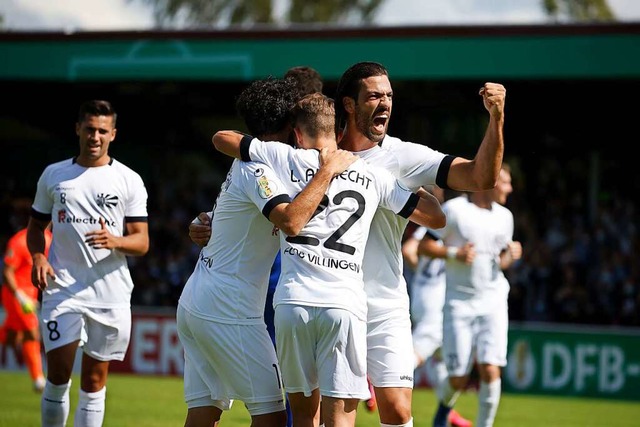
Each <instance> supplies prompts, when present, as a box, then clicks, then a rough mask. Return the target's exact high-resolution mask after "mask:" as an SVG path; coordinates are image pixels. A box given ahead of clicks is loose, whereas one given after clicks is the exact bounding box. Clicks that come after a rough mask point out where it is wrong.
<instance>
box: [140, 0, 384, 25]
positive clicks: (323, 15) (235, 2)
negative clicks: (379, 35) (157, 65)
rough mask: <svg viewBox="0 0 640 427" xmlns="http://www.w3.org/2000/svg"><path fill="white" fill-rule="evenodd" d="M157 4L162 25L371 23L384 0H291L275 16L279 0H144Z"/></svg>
mask: <svg viewBox="0 0 640 427" xmlns="http://www.w3.org/2000/svg"><path fill="white" fill-rule="evenodd" d="M141 1H143V2H145V3H147V4H150V5H151V6H152V7H153V11H154V16H155V21H156V24H157V25H158V26H160V27H164V26H168V25H171V24H175V23H177V22H181V23H184V24H186V25H188V26H200V27H201V26H211V25H215V26H226V25H253V24H291V23H312V22H324V23H334V24H340V23H354V24H362V23H369V22H371V20H372V19H373V16H374V13H375V11H376V10H377V9H378V8H379V6H380V5H381V4H382V3H383V2H384V0H322V1H309V0H287V1H285V4H286V10H285V11H284V13H283V14H282V16H278V17H276V16H274V4H275V3H276V0H141Z"/></svg>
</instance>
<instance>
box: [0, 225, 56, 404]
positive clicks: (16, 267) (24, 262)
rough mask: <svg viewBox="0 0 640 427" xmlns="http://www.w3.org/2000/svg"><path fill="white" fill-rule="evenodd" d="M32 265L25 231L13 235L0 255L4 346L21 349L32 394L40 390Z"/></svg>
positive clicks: (47, 236)
mask: <svg viewBox="0 0 640 427" xmlns="http://www.w3.org/2000/svg"><path fill="white" fill-rule="evenodd" d="M50 245H51V231H50V230H49V229H47V230H46V231H45V251H44V253H45V255H47V254H48V253H49V246H50ZM32 266H33V261H32V260H31V254H30V253H29V249H28V248H27V229H26V228H23V229H21V230H20V231H18V232H17V233H15V234H14V235H13V236H11V238H10V239H9V241H8V242H7V250H6V251H5V254H4V269H3V278H4V286H3V287H2V305H3V306H4V310H5V312H6V317H5V320H4V325H3V328H5V331H6V339H5V344H7V345H8V346H10V347H12V348H14V350H16V354H17V349H18V347H21V348H22V355H23V358H24V364H25V365H26V366H27V370H28V371H29V375H30V376H31V380H32V381H33V390H34V391H36V392H38V393H41V392H42V390H44V385H45V378H44V374H43V372H42V355H41V349H40V329H39V326H38V314H37V311H36V309H37V307H38V289H37V288H36V287H35V286H33V284H32V283H31V268H32Z"/></svg>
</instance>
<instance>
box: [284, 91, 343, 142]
mask: <svg viewBox="0 0 640 427" xmlns="http://www.w3.org/2000/svg"><path fill="white" fill-rule="evenodd" d="M291 117H292V123H293V126H294V127H299V128H302V129H304V131H305V132H306V133H307V134H308V135H309V136H310V137H311V138H317V137H319V136H324V135H328V136H332V135H333V129H334V122H335V119H336V114H335V106H334V102H333V99H331V98H329V97H328V96H325V95H323V94H321V93H318V92H316V93H311V94H309V95H307V96H305V97H304V98H302V99H301V100H300V101H298V102H297V103H296V105H295V106H294V107H293V108H292V109H291Z"/></svg>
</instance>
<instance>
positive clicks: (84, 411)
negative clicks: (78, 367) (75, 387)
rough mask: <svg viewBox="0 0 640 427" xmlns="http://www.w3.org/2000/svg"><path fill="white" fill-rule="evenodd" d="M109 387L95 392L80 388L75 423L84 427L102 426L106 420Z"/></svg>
mask: <svg viewBox="0 0 640 427" xmlns="http://www.w3.org/2000/svg"><path fill="white" fill-rule="evenodd" d="M106 395H107V387H102V390H99V391H96V392H94V393H87V392H86V391H84V390H82V389H80V399H79V400H78V407H77V408H76V415H75V418H74V421H73V424H74V425H76V426H82V427H101V426H102V421H103V420H104V401H105V399H106Z"/></svg>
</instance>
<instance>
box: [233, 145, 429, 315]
mask: <svg viewBox="0 0 640 427" xmlns="http://www.w3.org/2000/svg"><path fill="white" fill-rule="evenodd" d="M243 144H244V145H245V147H246V146H247V145H249V147H248V148H245V150H244V151H245V153H247V155H248V158H249V159H251V160H256V161H262V162H265V163H267V164H269V165H271V166H272V167H273V169H274V170H276V171H278V172H279V173H281V174H282V175H281V176H282V182H283V183H284V184H285V185H286V186H287V188H288V189H289V191H290V195H292V196H294V195H295V194H297V193H298V192H299V191H301V190H302V188H304V186H305V185H307V183H308V182H309V181H310V180H311V179H312V178H313V176H314V174H315V173H316V172H317V170H318V168H319V155H318V151H316V150H296V149H294V148H292V147H289V146H286V145H283V144H277V143H268V142H267V143H265V142H262V141H259V140H256V139H253V140H252V141H249V140H248V138H245V140H244V141H243ZM326 196H327V197H326V199H325V200H324V201H323V202H322V203H321V205H320V207H319V208H321V209H319V210H318V211H317V212H316V214H315V215H314V216H313V217H312V218H311V220H310V221H309V222H308V223H307V225H306V226H305V227H304V228H303V229H302V231H301V232H300V233H299V235H298V236H296V237H287V236H284V235H283V236H281V252H282V271H281V273H280V281H279V283H278V286H277V287H276V293H275V296H274V306H277V305H278V304H299V305H307V306H316V307H334V308H343V309H345V310H349V311H351V312H352V313H354V314H355V315H356V316H358V317H360V318H361V319H363V320H366V312H367V307H366V305H367V304H366V294H365V291H364V283H363V270H362V263H363V256H364V248H365V244H366V241H367V236H368V235H369V227H370V225H371V221H372V219H373V216H374V214H375V213H376V211H378V206H382V207H383V208H386V209H389V211H388V212H389V215H390V216H396V215H395V213H400V214H401V215H403V216H406V217H408V216H410V214H411V213H412V212H413V208H414V207H415V205H416V204H417V199H416V198H417V196H416V195H414V194H412V193H411V191H409V190H408V189H406V188H405V187H404V186H402V185H400V183H399V182H398V181H397V180H396V179H395V178H394V177H393V176H392V175H391V174H390V173H389V172H387V171H385V170H384V169H381V168H374V167H371V166H369V165H367V164H366V163H365V162H363V161H356V162H355V163H354V164H352V165H351V166H350V167H349V169H347V170H346V171H345V172H343V173H342V174H340V175H338V176H337V177H336V178H335V179H334V181H333V182H332V183H331V185H330V186H329V189H328V190H327V193H326ZM380 210H381V211H383V210H385V209H380Z"/></svg>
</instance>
